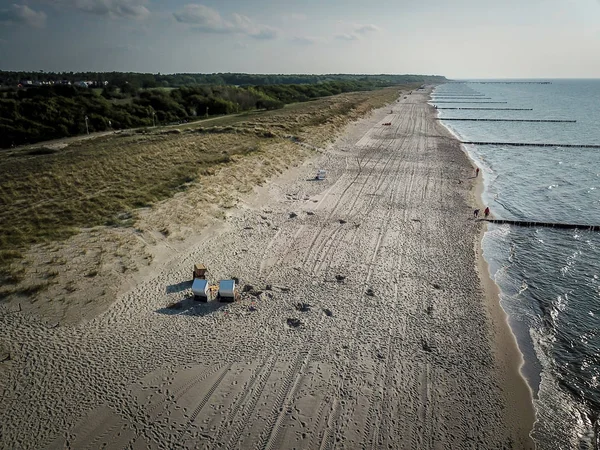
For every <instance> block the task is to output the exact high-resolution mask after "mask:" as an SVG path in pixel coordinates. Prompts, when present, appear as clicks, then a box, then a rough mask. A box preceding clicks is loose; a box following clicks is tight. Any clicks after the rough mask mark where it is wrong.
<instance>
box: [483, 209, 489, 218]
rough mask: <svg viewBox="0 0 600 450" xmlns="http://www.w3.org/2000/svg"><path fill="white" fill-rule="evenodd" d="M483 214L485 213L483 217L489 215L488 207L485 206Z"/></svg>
mask: <svg viewBox="0 0 600 450" xmlns="http://www.w3.org/2000/svg"><path fill="white" fill-rule="evenodd" d="M483 214H485V218H486V219H487V217H488V216H489V215H490V207H489V206H486V208H485V211H483Z"/></svg>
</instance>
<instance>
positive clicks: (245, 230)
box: [0, 91, 532, 449]
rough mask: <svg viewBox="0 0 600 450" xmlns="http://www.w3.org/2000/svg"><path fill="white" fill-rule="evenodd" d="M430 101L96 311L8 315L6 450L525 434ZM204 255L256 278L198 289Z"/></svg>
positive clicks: (354, 132)
mask: <svg viewBox="0 0 600 450" xmlns="http://www.w3.org/2000/svg"><path fill="white" fill-rule="evenodd" d="M427 96H428V92H426V91H420V92H415V93H413V94H412V95H409V96H408V98H407V99H403V98H402V99H401V100H400V101H399V102H398V103H395V104H393V105H391V108H390V107H387V108H383V109H381V110H378V111H376V112H374V113H373V114H371V116H370V117H368V118H367V119H363V120H361V121H359V122H357V123H355V124H353V125H352V126H350V127H348V129H347V131H346V133H344V135H343V136H342V137H341V138H340V139H338V141H337V142H336V143H335V144H334V145H332V146H331V147H329V148H327V149H324V150H323V153H322V154H321V155H320V156H319V159H316V160H312V161H308V162H306V163H305V164H304V165H303V166H302V167H300V168H298V169H294V170H292V171H289V172H287V173H286V174H285V176H283V177H280V178H279V179H277V180H272V181H271V182H270V183H268V184H267V186H266V187H263V188H260V189H259V190H258V191H257V193H256V194H255V195H254V196H253V197H252V198H249V199H248V201H247V202H246V203H245V205H244V206H243V207H241V208H238V210H237V211H236V212H234V213H233V214H232V215H231V216H230V217H229V219H228V220H227V226H225V227H223V228H222V229H221V230H219V232H218V233H216V234H215V235H214V236H213V237H212V239H210V240H205V241H202V242H199V243H198V244H197V245H195V246H192V247H190V248H189V250H187V251H184V252H181V253H180V254H178V255H177V256H176V257H174V258H173V259H172V260H171V261H169V263H168V264H165V265H164V266H163V267H162V268H161V269H160V270H159V271H158V272H157V273H156V274H155V275H154V276H152V277H150V278H149V279H148V280H146V281H144V282H142V283H140V284H139V285H138V286H136V287H135V288H133V289H132V290H131V291H129V292H128V293H126V294H125V295H123V296H121V297H119V298H118V299H117V300H116V301H115V303H114V304H113V305H112V306H111V307H110V308H109V310H108V311H107V312H105V313H104V314H102V315H100V316H98V317H97V318H96V319H93V320H91V321H89V322H87V323H85V324H81V325H79V326H75V327H57V328H52V327H48V326H47V325H45V324H42V323H40V322H39V321H37V320H35V319H33V318H31V317H28V316H25V315H23V314H19V313H18V312H15V313H12V314H10V315H4V316H2V317H0V337H2V339H4V340H10V342H13V343H18V347H19V350H18V352H17V353H16V356H15V359H14V360H12V361H11V362H10V368H9V370H8V373H7V377H6V379H5V382H4V383H3V388H4V392H3V396H2V398H1V400H0V423H1V424H2V425H1V427H2V428H1V431H2V433H1V435H0V436H1V437H0V447H2V448H74V449H75V448H77V449H79V448H99V447H102V446H104V445H105V446H107V447H108V448H174V447H183V448H231V449H233V448H250V447H256V448H272V449H277V448H293V447H295V448H348V449H352V448H364V447H369V448H414V449H429V448H450V449H462V448H465V449H471V448H472V449H475V448H486V449H489V448H492V449H494V448H497V449H500V448H519V449H521V448H530V447H531V442H530V441H529V438H528V433H529V430H530V429H531V427H532V416H531V415H530V414H528V411H531V400H530V396H529V395H528V389H527V387H526V384H525V383H524V381H523V379H522V378H520V376H517V375H518V357H519V353H518V350H517V348H516V345H515V344H514V338H512V335H511V334H510V330H509V328H508V326H507V325H506V318H505V316H503V315H502V314H503V311H502V310H501V308H500V306H499V304H498V300H497V298H496V297H494V296H493V295H486V292H490V291H486V290H485V289H484V287H485V285H486V275H485V274H486V273H487V272H485V271H484V270H483V269H482V267H481V266H478V264H480V263H481V261H482V258H480V257H479V256H478V255H479V250H478V248H477V247H475V248H474V243H476V242H480V233H481V229H482V228H481V227H482V225H481V224H480V223H477V222H475V221H474V220H472V199H473V191H472V188H473V183H474V180H472V179H470V177H471V176H472V173H473V168H472V166H471V164H470V162H469V160H468V158H467V157H466V155H465V154H464V153H463V151H462V150H461V148H460V144H459V143H458V141H457V140H455V139H454V138H452V137H451V136H450V134H449V133H448V131H447V130H446V129H445V128H443V126H442V125H441V124H438V123H437V121H436V120H435V110H434V109H433V108H432V107H430V106H428V105H427V104H426V100H427ZM391 109H393V112H392V113H390V110H391ZM383 123H391V125H390V126H383V125H382V124H383ZM317 168H324V169H326V170H327V174H328V176H327V179H326V180H324V181H314V180H313V179H312V178H314V175H315V173H316V169H317ZM459 180H462V181H461V182H460V183H459V182H458V181H459ZM196 262H203V263H205V264H206V265H207V266H208V267H209V277H210V278H211V279H212V280H214V281H216V280H218V279H222V278H226V277H231V276H236V277H238V278H240V280H241V282H242V284H250V285H252V286H253V289H251V291H250V293H247V294H245V295H244V299H243V300H242V301H240V302H237V303H235V304H223V303H217V302H210V303H207V304H203V303H198V302H195V301H194V300H193V299H192V298H191V296H190V291H189V286H190V283H189V280H190V278H191V267H192V265H193V264H194V263H196ZM476 267H480V269H479V272H478V271H476V270H474V268H476ZM488 280H489V277H488ZM173 303H177V304H178V309H170V308H167V305H169V304H173ZM511 339H512V340H511ZM15 345H16V344H15ZM515 374H516V375H515Z"/></svg>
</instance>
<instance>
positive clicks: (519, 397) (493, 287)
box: [436, 111, 537, 448]
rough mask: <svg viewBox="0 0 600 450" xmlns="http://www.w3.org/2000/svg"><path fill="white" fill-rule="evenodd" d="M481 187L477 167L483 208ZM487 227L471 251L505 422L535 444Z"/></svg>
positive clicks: (475, 195) (476, 189)
mask: <svg viewBox="0 0 600 450" xmlns="http://www.w3.org/2000/svg"><path fill="white" fill-rule="evenodd" d="M436 116H437V117H439V111H436ZM442 120H443V119H442ZM442 120H440V121H438V122H439V123H440V125H442V127H443V128H444V129H445V130H447V132H448V133H449V134H450V135H451V136H452V138H453V139H455V140H456V141H458V142H459V143H460V142H461V140H460V138H459V137H458V136H457V135H456V134H455V133H454V132H453V131H452V130H451V129H449V128H448V127H447V126H446V125H445V124H444V123H443V122H442ZM460 148H461V150H462V151H463V153H464V154H465V156H466V157H467V158H468V160H469V162H470V163H471V165H472V166H473V168H478V167H479V166H478V165H477V163H476V161H475V160H474V159H473V158H471V156H470V155H469V152H468V151H467V150H466V148H465V146H464V145H463V144H460ZM480 169H481V168H480ZM484 191H485V186H484V181H483V172H482V171H481V170H480V174H479V176H477V178H476V179H475V180H474V182H473V186H472V189H471V196H472V200H473V202H474V204H475V205H476V207H477V208H479V209H480V210H482V211H483V209H485V207H486V205H485V203H484V202H483V193H484ZM487 230H488V224H487V223H485V224H482V226H481V227H480V231H479V233H476V234H475V242H474V251H475V256H476V258H475V259H476V263H477V265H476V267H475V270H476V271H477V273H478V274H479V277H480V279H481V284H482V287H483V290H484V295H485V302H486V306H487V312H488V314H489V319H490V322H491V324H492V327H493V332H494V335H493V342H494V346H493V351H494V355H495V357H496V359H497V362H498V364H499V369H500V370H501V375H502V379H503V381H504V386H503V392H504V394H505V399H506V403H507V406H508V408H509V410H510V414H509V415H508V416H507V417H506V418H507V419H508V420H507V422H508V423H510V422H512V424H513V429H520V428H527V427H523V424H524V423H529V424H530V427H529V431H528V432H527V436H526V437H525V436H523V437H524V438H525V440H527V441H529V444H530V446H531V448H535V442H534V441H533V438H532V437H531V434H532V432H533V429H534V425H535V421H536V420H537V417H536V410H535V404H534V395H533V390H532V388H531V386H529V383H528V382H527V379H526V378H525V376H524V375H523V373H522V372H521V369H522V368H523V365H524V364H525V360H524V358H523V354H522V353H521V350H520V349H519V345H518V342H517V337H516V335H515V334H514V332H513V330H512V328H511V327H510V322H509V317H508V314H507V313H506V311H505V310H504V308H502V304H501V300H500V295H501V291H500V287H499V286H498V285H497V284H496V282H495V281H494V280H493V279H492V277H491V274H490V270H489V264H488V262H487V261H486V259H485V257H484V256H483V238H484V236H485V234H486V232H487ZM524 398H527V399H528V400H529V401H524V400H523V399H524ZM511 406H512V407H511Z"/></svg>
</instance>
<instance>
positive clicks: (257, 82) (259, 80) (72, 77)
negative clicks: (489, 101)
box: [0, 71, 446, 90]
mask: <svg viewBox="0 0 600 450" xmlns="http://www.w3.org/2000/svg"><path fill="white" fill-rule="evenodd" d="M25 80H29V81H31V82H32V83H35V82H38V81H39V82H44V81H53V82H59V81H63V80H64V81H70V82H71V83H76V82H78V81H83V80H85V81H92V82H95V83H97V84H98V86H99V87H102V83H103V82H105V81H107V82H108V84H109V85H112V86H116V87H119V88H121V89H123V88H125V89H126V90H127V89H149V88H155V87H181V86H190V85H196V84H204V85H229V86H267V85H272V84H316V83H323V82H326V81H371V82H383V83H388V84H406V83H439V82H443V81H446V79H445V78H444V77H442V76H438V75H386V74H380V75H355V74H326V75H299V74H296V75H293V74H290V75H283V74H247V73H213V74H202V73H176V74H169V75H163V74H160V73H157V74H151V73H122V72H80V73H73V72H63V73H52V72H8V71H0V85H4V86H12V87H16V86H17V84H18V83H19V82H20V81H25ZM127 83H129V84H130V85H131V86H127V87H126V86H125V85H126V84H127Z"/></svg>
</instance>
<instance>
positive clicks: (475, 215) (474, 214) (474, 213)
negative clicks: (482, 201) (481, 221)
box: [473, 209, 479, 218]
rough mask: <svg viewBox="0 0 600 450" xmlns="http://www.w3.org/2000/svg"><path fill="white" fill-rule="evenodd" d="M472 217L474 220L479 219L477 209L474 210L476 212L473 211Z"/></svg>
mask: <svg viewBox="0 0 600 450" xmlns="http://www.w3.org/2000/svg"><path fill="white" fill-rule="evenodd" d="M473 216H474V217H475V218H477V217H479V209H476V210H474V211H473Z"/></svg>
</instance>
